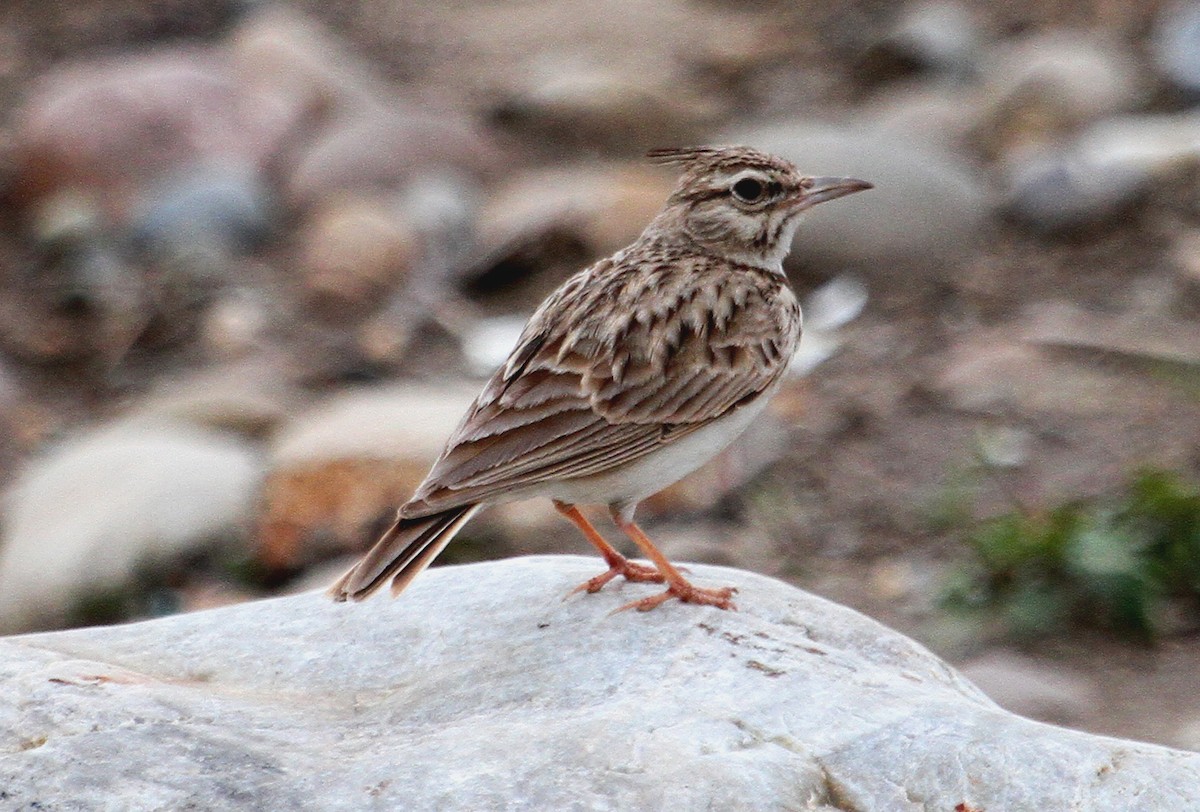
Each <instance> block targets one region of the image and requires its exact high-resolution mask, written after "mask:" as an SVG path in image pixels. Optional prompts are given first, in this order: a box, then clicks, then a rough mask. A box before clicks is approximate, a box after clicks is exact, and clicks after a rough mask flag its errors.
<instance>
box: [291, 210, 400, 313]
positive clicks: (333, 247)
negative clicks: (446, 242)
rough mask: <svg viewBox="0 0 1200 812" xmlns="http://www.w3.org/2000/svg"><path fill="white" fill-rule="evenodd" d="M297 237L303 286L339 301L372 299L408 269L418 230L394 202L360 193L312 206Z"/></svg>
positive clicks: (353, 301)
mask: <svg viewBox="0 0 1200 812" xmlns="http://www.w3.org/2000/svg"><path fill="white" fill-rule="evenodd" d="M299 240H300V245H301V247H300V258H299V264H300V269H301V274H302V276H303V279H304V284H305V287H306V288H307V289H308V291H309V292H310V293H311V294H312V295H313V296H315V297H317V298H319V299H322V300H327V301H330V302H337V303H339V304H357V305H370V304H373V300H374V299H375V298H376V297H378V296H379V295H380V294H381V293H382V292H384V291H386V290H388V289H390V288H392V287H393V286H395V285H396V284H397V283H398V282H399V281H400V280H401V279H402V278H403V277H404V276H405V275H406V274H407V273H408V271H409V269H410V268H411V267H412V265H413V263H414V262H415V261H416V259H417V257H418V256H419V254H420V250H421V248H420V244H419V238H418V235H416V234H415V233H414V230H413V229H412V227H411V226H410V225H409V224H408V223H407V222H405V220H404V218H403V217H402V216H400V215H399V214H398V213H397V211H396V210H395V208H394V207H392V206H389V205H387V204H385V203H383V202H382V201H379V200H372V199H364V198H350V199H343V200H339V201H335V202H333V203H331V204H329V205H328V206H327V207H326V208H325V209H323V210H321V211H318V212H316V213H315V214H314V215H313V217H312V219H311V221H310V222H308V223H307V224H305V225H304V226H302V227H301V231H300V235H299Z"/></svg>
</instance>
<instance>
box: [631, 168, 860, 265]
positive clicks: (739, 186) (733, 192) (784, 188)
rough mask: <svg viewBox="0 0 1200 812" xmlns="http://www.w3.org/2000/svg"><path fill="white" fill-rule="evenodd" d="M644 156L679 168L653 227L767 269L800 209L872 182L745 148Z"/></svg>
mask: <svg viewBox="0 0 1200 812" xmlns="http://www.w3.org/2000/svg"><path fill="white" fill-rule="evenodd" d="M649 157H650V158H651V159H652V160H654V161H656V162H658V163H667V164H678V165H681V166H683V167H684V172H683V175H682V176H681V177H680V179H679V183H678V184H677V185H676V187H675V191H674V192H672V193H671V196H670V198H668V199H667V205H666V207H665V208H664V210H663V212H662V214H660V215H659V217H658V219H657V220H656V221H655V222H656V225H657V226H658V229H657V230H659V231H660V232H661V231H671V232H675V233H679V232H682V233H683V234H685V235H687V236H688V237H689V238H691V239H692V240H694V241H695V242H696V243H698V244H700V245H701V246H702V247H704V248H705V249H706V250H709V251H711V252H713V253H720V254H724V255H726V256H728V257H729V258H730V259H732V260H736V261H739V262H744V263H746V264H749V265H755V266H758V267H763V268H769V269H772V270H776V269H779V268H780V267H781V264H782V262H783V258H784V257H785V256H787V253H788V250H789V249H790V248H791V245H792V237H793V236H794V235H795V232H796V226H797V225H799V221H800V215H801V214H803V213H804V212H805V211H806V210H807V209H810V208H812V207H813V206H815V205H817V204H818V203H824V202H825V201H827V200H833V199H835V198H839V197H843V196H845V195H848V194H853V193H854V192H861V191H863V190H864V189H870V188H872V186H871V184H870V183H867V182H866V181H863V180H855V179H854V178H832V177H809V176H807V175H805V174H803V173H802V172H800V171H799V170H798V169H796V167H795V166H794V165H793V164H792V163H791V162H790V161H786V160H784V159H783V158H780V157H778V156H775V155H770V154H768V153H765V152H761V151H759V150H756V149H752V148H750V147H740V146H731V147H692V148H685V149H657V150H652V151H651V152H650V153H649Z"/></svg>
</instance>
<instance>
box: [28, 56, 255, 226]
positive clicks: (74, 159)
mask: <svg viewBox="0 0 1200 812" xmlns="http://www.w3.org/2000/svg"><path fill="white" fill-rule="evenodd" d="M252 112H253V109H252V108H249V109H248V107H247V105H246V104H245V97H244V96H243V95H242V93H241V92H240V90H239V88H238V86H237V84H236V82H235V81H234V77H233V75H232V73H231V72H230V71H229V70H228V66H227V64H226V63H225V62H224V60H223V59H222V57H221V56H220V55H219V54H217V53H216V52H214V51H213V50H210V49H203V48H198V47H178V48H171V49H164V50H162V51H157V52H153V53H145V54H123V55H121V56H120V57H107V58H99V59H92V60H87V61H82V62H79V63H75V64H72V65H69V66H66V67H62V68H58V69H56V70H54V71H52V72H51V73H50V74H48V75H47V76H45V77H44V78H43V79H42V80H41V81H39V82H38V83H37V84H36V85H35V86H34V87H33V88H32V89H31V90H30V92H29V95H28V100H27V102H26V103H25V105H24V106H23V107H22V108H21V110H20V111H19V112H18V113H17V115H16V119H15V120H16V149H15V153H16V154H15V160H16V181H15V186H14V188H15V191H16V194H17V199H18V200H19V201H21V202H22V203H23V204H25V205H29V204H30V203H31V202H33V201H35V200H39V199H41V198H44V197H46V196H48V195H50V194H53V193H55V192H58V191H61V190H74V189H86V190H88V192H89V193H90V194H94V195H96V199H97V200H99V201H100V202H101V203H102V205H103V207H104V210H105V212H106V215H107V216H109V217H110V218H113V219H119V216H120V213H121V211H123V210H124V208H125V207H126V206H127V205H128V204H129V203H130V202H131V201H132V200H133V199H134V198H135V197H136V194H137V192H139V191H140V190H142V188H143V187H144V186H145V185H146V184H148V183H154V182H157V181H158V180H159V179H160V178H162V177H165V176H167V175H169V174H171V173H173V172H176V171H178V170H179V168H180V167H186V166H191V165H197V164H205V165H211V164H216V165H224V164H229V163H242V164H248V165H258V164H259V163H260V160H261V159H262V158H263V156H264V155H265V153H266V152H267V151H268V150H269V148H270V146H271V145H270V143H269V140H270V139H269V138H267V137H266V135H267V133H266V132H265V131H264V129H263V128H262V127H261V126H260V125H259V122H258V120H257V119H256V118H255V116H254V115H253V114H252Z"/></svg>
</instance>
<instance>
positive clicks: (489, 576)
mask: <svg viewBox="0 0 1200 812" xmlns="http://www.w3.org/2000/svg"><path fill="white" fill-rule="evenodd" d="M596 569H597V561H595V560H593V559H582V558H558V557H556V558H525V559H510V560H507V561H500V562H491V563H486V564H478V565H472V566H465V567H448V568H442V569H435V570H432V571H430V572H428V573H426V574H425V575H423V576H422V577H421V578H420V579H418V580H417V582H416V583H415V584H414V585H413V587H412V588H411V589H410V590H409V591H408V592H406V593H405V594H404V595H403V597H402V598H401V599H399V600H396V601H389V600H386V599H377V600H373V601H369V602H367V603H365V604H361V605H353V604H350V605H345V604H343V605H337V604H333V603H330V602H329V601H328V600H327V599H325V598H324V597H323V596H322V595H320V594H319V593H310V594H305V595H299V596H294V597H289V598H281V599H277V600H271V601H264V602H259V603H250V604H243V605H240V606H234V607H229V608H225V609H217V610H212V611H208V612H199V613H195V614H191V615H180V616H175V617H171V618H166V619H163V620H156V621H152V622H148V623H140V624H135V625H129V626H121V627H111V628H98V629H84V630H77V631H69V632H60V633H56V634H41V635H31V636H25V637H18V638H9V639H5V640H0V675H2V676H0V685H2V686H3V689H2V690H3V701H2V702H0V746H2V748H3V750H2V755H0V787H2V788H3V792H4V799H5V803H7V804H8V805H9V806H10V807H12V808H39V807H38V805H39V804H40V808H50V807H58V808H72V809H75V808H79V809H105V808H121V809H130V810H145V809H186V808H204V809H292V810H310V809H311V810H340V809H347V810H349V809H354V810H358V809H440V810H457V809H462V810H482V809H507V810H544V809H558V810H596V809H672V810H693V809H737V810H755V809H762V810H768V809H769V810H780V809H797V810H800V809H808V810H812V809H818V810H820V809H824V810H829V809H840V810H917V809H929V810H953V809H956V808H957V809H976V810H989V812H990V810H1018V809H1064V810H1065V809H1086V810H1091V811H1093V812H1103V810H1121V811H1122V812H1131V811H1132V810H1164V809H1184V808H1188V807H1189V805H1190V804H1191V803H1192V802H1193V800H1194V799H1195V798H1196V797H1197V795H1198V794H1200V754H1196V753H1185V752H1180V751H1173V750H1169V749H1166V748H1162V747H1157V746H1153V745H1147V744H1137V743H1134V742H1129V741H1121V740H1117V739H1109V738H1103V737H1098V736H1092V735H1087V734H1083V733H1078V732H1073V731H1070V730H1065V729H1060V728H1055V727H1051V726H1049V725H1045V724H1039V723H1035V722H1031V721H1028V720H1025V719H1022V718H1020V717H1017V716H1013V715H1011V714H1009V713H1007V712H1005V711H1002V710H1000V709H999V708H998V707H996V705H994V704H993V703H992V702H991V701H989V700H988V699H987V698H985V697H984V696H983V694H981V693H980V692H979V691H978V690H977V689H975V688H974V687H973V686H971V685H970V684H969V683H967V682H966V681H965V680H964V679H963V678H962V677H960V676H959V675H958V674H957V673H955V672H954V671H953V670H951V669H950V668H949V667H947V666H946V665H945V664H943V663H942V662H941V661H940V660H938V659H937V658H935V657H934V656H932V655H931V654H929V653H928V652H927V651H925V650H924V649H923V648H921V647H920V646H918V645H917V644H915V643H913V642H911V641H909V640H908V639H906V638H904V637H902V636H900V635H899V634H896V633H894V632H891V631H889V630H888V629H886V628H884V627H882V626H880V625H879V624H876V623H875V622H873V621H871V620H869V619H867V618H865V617H863V616H862V615H859V614H857V613H856V612H853V611H850V610H848V609H845V608H842V607H840V606H837V605H835V604H832V603H830V602H828V601H825V600H822V599H820V598H816V597H813V596H810V595H808V594H805V593H803V592H800V591H799V590H796V589H794V588H792V587H789V586H785V585H783V584H781V583H779V582H777V581H774V580H771V579H768V578H765V577H762V576H758V575H753V574H750V573H747V572H741V571H736V570H726V569H719V568H714V567H702V566H696V567H694V569H693V576H694V578H695V579H696V580H697V581H698V582H699V583H701V584H733V585H736V586H738V587H739V589H740V592H739V594H738V603H739V606H740V611H738V612H721V611H718V610H714V609H708V608H698V607H693V606H686V605H682V604H668V605H667V606H665V607H663V608H660V609H658V610H656V611H654V612H651V613H649V614H644V615H643V614H638V613H636V612H626V613H621V614H617V615H611V614H610V612H611V611H612V610H613V609H615V608H616V607H618V606H620V605H621V604H622V603H623V602H626V601H628V600H630V599H633V598H636V597H641V596H643V595H647V594H651V593H652V592H653V591H654V589H656V588H657V587H652V586H647V585H638V586H635V585H625V586H618V587H609V588H608V589H606V590H605V591H603V592H601V593H599V594H597V595H575V596H572V597H570V598H569V599H567V600H565V601H563V600H562V596H563V595H564V594H565V593H566V592H567V590H568V589H570V587H572V586H573V585H574V584H576V583H577V582H579V581H580V580H581V579H583V578H585V577H587V576H590V575H593V574H595V572H596Z"/></svg>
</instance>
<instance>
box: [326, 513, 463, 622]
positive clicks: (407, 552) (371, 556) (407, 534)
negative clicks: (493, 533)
mask: <svg viewBox="0 0 1200 812" xmlns="http://www.w3.org/2000/svg"><path fill="white" fill-rule="evenodd" d="M479 508H480V505H464V506H463V507H458V508H452V509H451V510H447V511H445V512H442V513H435V514H434V515H432V516H422V517H421V518H419V519H403V518H402V519H397V520H396V523H395V524H393V525H392V526H391V527H390V528H388V531H387V532H386V533H384V534H383V536H382V537H381V538H380V539H379V541H377V542H375V546H374V547H372V548H371V549H370V550H368V551H367V554H366V555H364V556H363V557H362V560H361V561H359V562H358V563H357V564H355V565H354V566H353V567H352V568H351V569H350V571H349V572H347V573H346V574H345V575H343V576H342V577H341V578H339V579H338V581H337V583H335V584H334V585H333V586H331V587H330V588H329V596H330V597H332V598H333V599H334V600H336V601H345V600H354V601H361V600H362V599H363V598H368V597H370V596H371V595H373V594H375V592H376V591H378V590H379V588H380V587H382V586H383V585H384V584H385V583H386V582H387V580H388V579H389V578H391V579H392V595H399V594H400V592H401V591H402V590H403V589H404V588H405V587H407V586H408V585H409V584H410V583H412V580H413V579H414V578H416V577H417V576H418V575H420V574H421V571H422V570H424V569H425V568H426V567H428V566H429V565H430V563H432V562H433V559H435V558H436V557H437V555H438V553H440V552H441V551H442V550H443V549H444V548H445V546H446V545H447V544H449V543H450V542H451V540H452V539H453V538H454V537H455V535H457V534H458V531H459V530H461V529H462V526H463V525H464V524H466V523H467V521H468V520H469V519H470V518H471V517H472V516H474V515H475V512H476V511H477V510H479Z"/></svg>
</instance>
